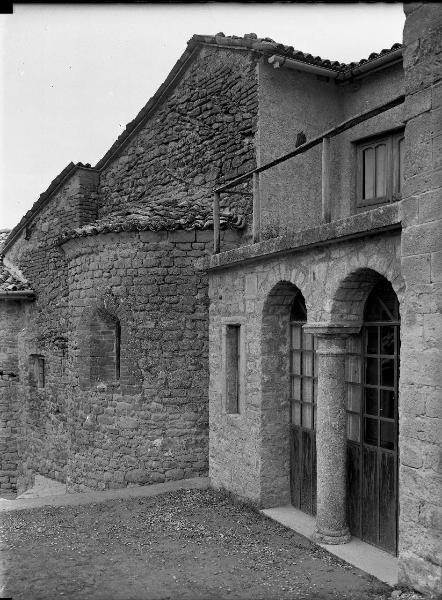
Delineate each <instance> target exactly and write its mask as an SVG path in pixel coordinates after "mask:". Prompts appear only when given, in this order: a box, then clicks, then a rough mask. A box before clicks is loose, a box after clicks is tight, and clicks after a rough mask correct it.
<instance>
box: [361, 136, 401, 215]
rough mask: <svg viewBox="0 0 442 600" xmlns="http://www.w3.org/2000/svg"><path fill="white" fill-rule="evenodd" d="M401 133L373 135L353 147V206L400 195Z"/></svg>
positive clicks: (390, 199) (389, 200)
mask: <svg viewBox="0 0 442 600" xmlns="http://www.w3.org/2000/svg"><path fill="white" fill-rule="evenodd" d="M403 141H404V134H403V132H399V133H395V134H391V135H387V136H383V137H378V138H374V139H371V140H368V141H366V142H363V143H360V144H358V146H357V166H358V182H357V188H358V189H357V206H358V207H362V206H370V205H373V204H383V203H386V202H392V201H395V200H398V199H399V198H400V195H401V192H402V186H403V178H404V143H403Z"/></svg>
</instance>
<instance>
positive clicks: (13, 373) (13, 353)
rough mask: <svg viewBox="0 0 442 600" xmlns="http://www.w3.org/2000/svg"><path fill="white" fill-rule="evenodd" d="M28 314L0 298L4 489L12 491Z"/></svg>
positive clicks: (0, 475) (0, 479)
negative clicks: (21, 343)
mask: <svg viewBox="0 0 442 600" xmlns="http://www.w3.org/2000/svg"><path fill="white" fill-rule="evenodd" d="M24 314H25V309H24V306H23V304H22V303H21V302H17V301H15V302H14V301H11V300H9V301H7V302H5V301H0V489H2V490H9V491H15V490H16V484H17V465H18V454H17V438H18V431H19V420H18V405H17V389H18V383H19V371H18V349H17V334H18V330H19V328H20V326H21V325H22V323H23V318H24Z"/></svg>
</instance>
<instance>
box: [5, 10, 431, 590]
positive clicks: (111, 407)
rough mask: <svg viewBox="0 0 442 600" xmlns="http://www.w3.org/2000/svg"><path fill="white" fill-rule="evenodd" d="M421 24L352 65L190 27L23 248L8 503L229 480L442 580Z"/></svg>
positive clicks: (10, 376) (14, 267)
mask: <svg viewBox="0 0 442 600" xmlns="http://www.w3.org/2000/svg"><path fill="white" fill-rule="evenodd" d="M405 10H406V13H407V20H406V26H405V31H404V44H403V45H400V44H396V45H394V46H393V47H392V48H391V49H390V50H384V51H382V52H381V53H380V54H372V55H370V57H369V58H368V59H366V60H361V61H360V62H359V63H352V64H349V65H346V64H341V63H337V62H331V61H329V60H323V59H321V58H319V57H313V56H311V55H308V54H304V53H302V52H299V51H296V50H294V49H293V48H292V47H287V46H283V45H281V44H277V43H276V42H274V41H273V40H270V39H268V38H267V39H258V38H257V37H256V36H255V35H254V34H250V35H246V36H244V37H235V36H233V37H226V36H224V34H218V35H216V36H201V35H195V36H194V37H193V38H192V39H191V40H190V42H189V44H188V46H187V49H186V50H185V52H184V54H183V55H182V56H181V58H180V59H179V60H178V62H177V63H176V65H175V67H174V68H173V69H172V71H171V73H170V74H169V76H168V77H167V78H166V80H165V82H164V83H163V85H162V86H161V87H160V88H159V90H158V91H157V93H156V94H155V95H154V96H153V98H152V99H151V100H149V102H148V103H147V104H146V106H145V107H144V108H143V109H142V110H141V112H140V113H139V115H138V116H137V117H136V118H135V119H134V121H132V123H130V124H129V125H128V126H127V128H126V131H125V132H124V133H123V134H122V135H121V136H120V138H119V139H118V140H117V141H116V142H115V144H114V145H113V146H112V147H111V149H110V150H109V151H108V152H107V153H106V155H105V156H104V157H103V158H102V159H101V160H100V161H99V162H98V164H97V165H96V166H95V167H91V166H90V165H83V164H81V163H78V164H77V165H74V164H70V165H68V166H67V167H66V169H64V170H63V171H62V172H61V173H60V175H59V176H58V177H57V178H56V179H55V180H54V181H53V182H52V184H51V185H50V186H49V188H48V189H47V190H46V192H44V193H43V194H42V195H41V196H40V198H39V199H38V200H37V202H36V203H35V204H34V206H33V207H32V208H31V210H30V211H29V212H28V213H27V214H26V215H25V216H24V217H23V219H22V220H21V221H20V223H19V224H18V225H17V226H16V227H15V228H14V229H13V230H12V231H11V232H10V233H9V235H8V236H7V237H6V239H5V240H3V249H2V254H3V266H2V271H1V272H0V319H1V327H0V357H1V360H2V364H1V365H0V367H1V373H2V374H1V385H0V405H1V408H2V421H1V428H0V433H1V438H0V444H1V449H2V460H1V464H0V467H1V471H0V485H1V487H2V488H4V489H10V488H13V489H16V488H17V489H19V490H22V489H25V488H26V487H27V486H29V485H30V483H31V482H32V480H33V477H34V475H35V474H37V473H38V474H42V475H46V476H48V477H51V478H54V479H57V480H60V481H66V484H67V488H68V490H69V491H81V490H85V489H90V488H92V489H106V488H118V487H124V486H127V485H133V484H145V483H154V482H161V481H165V480H169V479H180V478H185V477H191V476H198V475H204V474H207V472H209V475H210V478H211V482H212V485H213V486H215V487H222V488H225V489H227V490H230V491H231V492H233V493H235V494H237V495H239V496H241V497H244V498H247V499H250V500H252V501H254V502H256V503H257V504H258V505H259V506H261V507H272V506H278V505H284V504H288V503H292V504H293V505H294V506H296V507H297V508H298V509H299V510H301V511H304V512H307V513H309V514H312V515H316V523H317V537H318V539H319V540H322V541H326V542H329V543H336V544H339V543H345V542H346V541H348V539H349V537H350V535H353V536H356V537H359V538H361V539H362V540H363V541H365V542H367V543H369V544H372V545H374V546H377V547H379V548H381V549H383V550H385V551H386V552H388V553H390V554H393V555H397V556H398V562H399V569H400V582H401V583H402V584H406V585H411V586H412V587H415V588H417V589H420V590H421V591H425V592H431V593H434V594H437V593H438V592H439V591H440V585H441V583H440V582H441V575H440V574H441V565H442V558H441V553H440V548H441V543H440V542H441V529H442V526H441V512H442V508H441V501H440V498H441V480H442V470H441V460H440V447H441V428H440V417H441V397H440V390H441V369H440V332H441V317H440V307H441V282H442V279H441V278H442V275H441V273H442V269H441V256H442V247H441V235H440V218H441V215H440V186H441V181H440V174H441V172H442V171H441V164H440V154H439V153H438V150H439V148H440V140H441V139H442V138H441V121H442V119H441V111H442V86H441V84H440V78H441V69H440V66H441V64H440V28H441V24H442V23H441V22H442V13H441V9H440V8H439V7H438V6H437V5H432V4H409V5H406V8H405ZM280 157H282V158H281V160H278V159H279V158H280ZM214 189H215V190H216V192H215V195H214V193H213V190H214ZM212 206H213V207H214V210H213V213H212ZM213 249H214V251H213Z"/></svg>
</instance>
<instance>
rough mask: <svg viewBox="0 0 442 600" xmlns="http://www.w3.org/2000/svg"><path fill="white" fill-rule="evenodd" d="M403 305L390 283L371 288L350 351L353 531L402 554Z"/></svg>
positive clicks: (349, 494) (349, 457)
mask: <svg viewBox="0 0 442 600" xmlns="http://www.w3.org/2000/svg"><path fill="white" fill-rule="evenodd" d="M399 327H400V326H399V306H398V301H397V298H396V295H395V293H394V291H393V289H392V288H391V285H390V284H387V283H382V284H380V285H378V286H376V287H375V289H374V290H373V292H372V293H371V294H370V296H369V298H368V300H367V304H366V308H365V313H364V325H363V327H362V333H361V336H360V338H359V339H355V340H353V341H352V342H351V344H352V347H351V348H350V352H349V354H348V356H347V372H346V379H347V437H348V443H347V498H348V520H349V527H350V531H351V533H352V534H353V535H356V536H357V537H360V538H361V539H362V540H364V541H366V542H368V543H370V544H373V545H375V546H378V547H380V548H382V549H383V550H386V551H387V552H389V553H391V554H397V520H398V382H399V349H400V338H399V332H400V331H399Z"/></svg>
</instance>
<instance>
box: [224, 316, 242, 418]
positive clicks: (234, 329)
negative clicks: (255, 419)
mask: <svg viewBox="0 0 442 600" xmlns="http://www.w3.org/2000/svg"><path fill="white" fill-rule="evenodd" d="M240 343H241V326H240V325H227V326H226V362H225V364H226V371H225V377H226V412H227V413H230V414H237V413H239V396H240V354H241V353H240Z"/></svg>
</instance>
